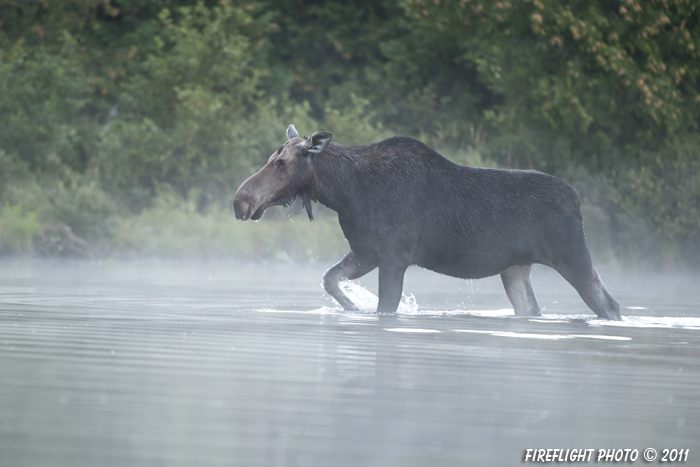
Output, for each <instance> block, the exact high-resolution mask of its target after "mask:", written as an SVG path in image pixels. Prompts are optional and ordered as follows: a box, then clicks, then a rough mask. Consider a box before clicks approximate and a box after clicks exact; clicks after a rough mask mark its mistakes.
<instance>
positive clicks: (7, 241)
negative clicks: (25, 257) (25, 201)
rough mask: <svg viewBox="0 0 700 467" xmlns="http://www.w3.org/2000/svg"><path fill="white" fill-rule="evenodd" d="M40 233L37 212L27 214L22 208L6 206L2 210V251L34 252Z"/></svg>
mask: <svg viewBox="0 0 700 467" xmlns="http://www.w3.org/2000/svg"><path fill="white" fill-rule="evenodd" d="M39 231H40V225H39V222H38V221H37V216H36V213H35V212H26V211H24V209H23V208H22V206H18V205H15V206H10V205H9V204H6V205H5V207H4V208H3V209H2V210H0V251H2V252H11V253H23V252H30V251H32V247H33V242H34V240H35V239H36V238H37V236H38V234H39Z"/></svg>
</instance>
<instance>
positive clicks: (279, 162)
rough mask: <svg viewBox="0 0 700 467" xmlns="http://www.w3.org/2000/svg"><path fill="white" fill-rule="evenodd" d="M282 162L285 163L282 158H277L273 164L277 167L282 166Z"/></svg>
mask: <svg viewBox="0 0 700 467" xmlns="http://www.w3.org/2000/svg"><path fill="white" fill-rule="evenodd" d="M284 164H285V162H284V159H277V162H275V165H276V166H277V167H284Z"/></svg>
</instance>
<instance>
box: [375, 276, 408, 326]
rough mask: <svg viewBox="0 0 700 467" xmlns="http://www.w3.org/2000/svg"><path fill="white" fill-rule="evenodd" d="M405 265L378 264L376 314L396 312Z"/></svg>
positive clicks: (399, 300)
mask: <svg viewBox="0 0 700 467" xmlns="http://www.w3.org/2000/svg"><path fill="white" fill-rule="evenodd" d="M405 273H406V267H405V266H395V265H392V266H389V265H381V266H379V304H378V305H377V313H378V314H389V313H396V310H397V309H398V308H399V302H401V293H402V292H403V276H404V274H405Z"/></svg>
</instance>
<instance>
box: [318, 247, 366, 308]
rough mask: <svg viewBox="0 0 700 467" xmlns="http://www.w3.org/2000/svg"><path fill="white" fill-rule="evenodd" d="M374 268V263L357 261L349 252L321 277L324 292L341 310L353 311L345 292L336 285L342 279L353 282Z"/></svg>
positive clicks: (351, 252)
mask: <svg viewBox="0 0 700 467" xmlns="http://www.w3.org/2000/svg"><path fill="white" fill-rule="evenodd" d="M376 267H377V265H376V264H374V263H371V262H368V261H364V260H361V259H359V258H358V257H357V255H356V254H355V253H354V252H353V251H352V250H351V251H350V253H348V254H347V255H345V257H344V258H343V259H341V260H340V261H339V262H338V264H336V265H335V266H333V267H332V268H330V269H329V270H328V271H326V273H325V274H324V275H323V288H324V289H326V292H328V293H329V294H330V295H331V297H333V298H334V299H335V300H336V301H337V302H338V303H339V304H340V306H342V307H343V309H345V310H347V311H355V310H357V307H356V306H355V304H354V303H352V301H351V300H350V299H349V298H348V296H347V295H345V292H343V291H342V290H340V287H339V286H338V283H339V282H340V281H341V280H343V279H349V280H353V279H357V278H358V277H362V276H364V275H365V274H367V273H368V272H370V271H372V270H373V269H374V268H376Z"/></svg>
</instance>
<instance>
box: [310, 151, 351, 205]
mask: <svg viewBox="0 0 700 467" xmlns="http://www.w3.org/2000/svg"><path fill="white" fill-rule="evenodd" d="M361 148H362V146H343V145H341V144H335V143H331V145H330V146H329V147H328V148H327V149H326V150H325V151H324V152H323V153H322V154H319V155H318V156H316V161H315V173H314V179H313V182H312V187H311V190H310V195H311V198H312V199H313V200H315V201H318V202H319V203H321V204H323V205H324V206H326V207H327V208H329V209H332V210H334V211H336V212H337V213H338V214H339V215H341V216H342V215H343V213H344V212H346V211H348V210H349V209H352V207H353V206H354V203H353V202H352V200H353V199H357V196H356V191H358V189H359V188H360V187H359V186H358V181H359V177H360V176H361V174H360V170H359V167H358V161H357V160H356V159H357V158H358V157H361V151H358V150H359V149H361Z"/></svg>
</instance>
